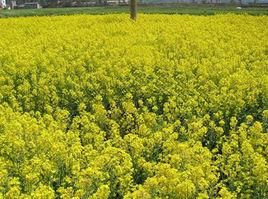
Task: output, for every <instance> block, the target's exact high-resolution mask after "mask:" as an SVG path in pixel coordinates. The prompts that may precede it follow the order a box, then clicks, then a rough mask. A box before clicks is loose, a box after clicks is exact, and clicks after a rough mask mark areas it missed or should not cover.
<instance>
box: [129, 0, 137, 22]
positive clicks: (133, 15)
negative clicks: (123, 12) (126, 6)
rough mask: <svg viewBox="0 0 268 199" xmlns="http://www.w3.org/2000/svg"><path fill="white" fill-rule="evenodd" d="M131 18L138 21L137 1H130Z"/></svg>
mask: <svg viewBox="0 0 268 199" xmlns="http://www.w3.org/2000/svg"><path fill="white" fill-rule="evenodd" d="M130 18H131V19H133V20H136V19H137V0H130Z"/></svg>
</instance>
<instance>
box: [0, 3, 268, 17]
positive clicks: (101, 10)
mask: <svg viewBox="0 0 268 199" xmlns="http://www.w3.org/2000/svg"><path fill="white" fill-rule="evenodd" d="M128 12H129V6H106V7H104V6H103V7H81V8H78V7H75V8H43V9H19V10H0V18H6V17H24V16H47V15H73V14H109V13H128ZM138 12H139V13H148V14H153V13H163V14H191V15H214V14H219V13H237V14H241V13H247V14H250V15H268V7H244V8H243V9H241V10H238V9H236V5H233V6H231V5H218V6H216V5H193V4H190V5H184V4H169V5H154V6H148V5H147V6H146V5H141V6H139V7H138Z"/></svg>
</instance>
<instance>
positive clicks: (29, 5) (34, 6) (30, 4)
mask: <svg viewBox="0 0 268 199" xmlns="http://www.w3.org/2000/svg"><path fill="white" fill-rule="evenodd" d="M0 1H1V0H0ZM23 8H25V9H39V8H42V7H41V5H40V4H39V3H38V2H28V3H24V7H23Z"/></svg>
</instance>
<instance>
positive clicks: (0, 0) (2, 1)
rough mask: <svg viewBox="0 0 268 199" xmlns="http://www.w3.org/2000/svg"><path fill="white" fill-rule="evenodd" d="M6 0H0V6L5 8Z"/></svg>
mask: <svg viewBox="0 0 268 199" xmlns="http://www.w3.org/2000/svg"><path fill="white" fill-rule="evenodd" d="M6 6H7V4H6V0H0V8H6Z"/></svg>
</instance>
